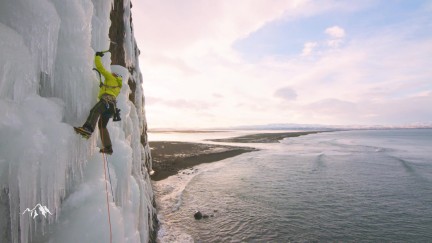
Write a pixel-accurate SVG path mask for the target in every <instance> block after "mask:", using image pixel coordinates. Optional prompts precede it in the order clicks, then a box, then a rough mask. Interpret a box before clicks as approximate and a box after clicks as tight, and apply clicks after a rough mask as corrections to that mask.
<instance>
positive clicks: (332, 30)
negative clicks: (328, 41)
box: [325, 26, 345, 39]
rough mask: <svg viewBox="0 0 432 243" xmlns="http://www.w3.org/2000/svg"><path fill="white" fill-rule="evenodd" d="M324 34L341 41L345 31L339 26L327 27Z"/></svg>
mask: <svg viewBox="0 0 432 243" xmlns="http://www.w3.org/2000/svg"><path fill="white" fill-rule="evenodd" d="M325 33H326V34H327V35H329V36H330V37H331V38H333V39H341V38H344V37H345V30H344V29H342V28H341V27H339V26H333V27H329V28H327V29H326V30H325Z"/></svg>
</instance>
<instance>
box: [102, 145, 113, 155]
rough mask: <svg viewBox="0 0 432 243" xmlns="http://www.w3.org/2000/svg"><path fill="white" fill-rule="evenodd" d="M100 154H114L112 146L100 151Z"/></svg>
mask: <svg viewBox="0 0 432 243" xmlns="http://www.w3.org/2000/svg"><path fill="white" fill-rule="evenodd" d="M99 153H104V154H109V155H111V154H112V153H113V150H112V146H108V147H105V148H102V149H100V150H99Z"/></svg>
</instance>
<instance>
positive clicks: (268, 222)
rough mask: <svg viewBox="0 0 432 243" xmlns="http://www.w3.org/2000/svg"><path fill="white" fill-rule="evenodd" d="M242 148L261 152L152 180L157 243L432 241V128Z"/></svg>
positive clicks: (190, 136) (359, 132)
mask: <svg viewBox="0 0 432 243" xmlns="http://www.w3.org/2000/svg"><path fill="white" fill-rule="evenodd" d="M222 135H223V136H226V135H229V134H216V133H215V134H211V133H208V134H205V136H207V137H206V138H212V136H213V137H218V138H219V137H221V136H222ZM193 136H195V138H193ZM203 137H204V136H203V134H195V135H194V134H187V135H185V136H184V138H185V139H184V140H186V141H193V140H201V139H203ZM224 144H225V143H224ZM235 145H239V144H237V143H236V144H235ZM242 145H247V146H253V147H257V148H259V149H261V150H260V151H257V152H251V153H246V154H242V155H240V156H237V157H233V158H229V159H225V160H223V161H219V162H215V163H211V164H203V165H199V166H197V167H196V168H195V169H191V170H187V171H185V172H183V173H181V174H180V175H176V176H172V177H170V178H167V179H165V180H163V181H159V182H155V183H154V187H155V191H156V196H157V198H158V204H159V207H160V208H159V215H158V217H159V219H160V221H161V228H160V230H159V234H158V240H159V241H160V242H432V129H405V130H354V131H340V132H324V133H318V134H311V135H306V136H301V137H296V138H286V139H284V140H282V141H280V143H274V144H242ZM196 210H199V211H201V212H202V213H204V214H207V215H209V218H206V219H202V220H195V219H194V217H193V215H194V212H195V211H196Z"/></svg>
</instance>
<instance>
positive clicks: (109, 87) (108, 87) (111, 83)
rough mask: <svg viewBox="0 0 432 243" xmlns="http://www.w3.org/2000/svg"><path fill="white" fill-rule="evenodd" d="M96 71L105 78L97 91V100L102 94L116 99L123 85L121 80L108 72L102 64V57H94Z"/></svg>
mask: <svg viewBox="0 0 432 243" xmlns="http://www.w3.org/2000/svg"><path fill="white" fill-rule="evenodd" d="M95 65H96V69H97V70H98V71H99V72H100V73H101V74H102V75H103V76H104V77H105V82H104V83H103V85H102V87H101V88H100V90H99V95H98V98H99V99H100V98H101V97H102V95H103V94H109V95H112V96H114V97H117V96H118V95H119V93H120V89H121V87H122V85H123V79H122V78H121V77H115V76H114V75H112V73H110V72H108V71H107V70H106V69H105V68H104V66H103V64H102V57H100V56H95Z"/></svg>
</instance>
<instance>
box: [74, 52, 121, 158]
mask: <svg viewBox="0 0 432 243" xmlns="http://www.w3.org/2000/svg"><path fill="white" fill-rule="evenodd" d="M103 56H104V52H96V55H95V60H94V61H95V66H96V71H98V72H99V75H101V74H102V75H103V76H104V77H105V81H104V82H102V80H100V85H99V86H100V90H99V94H98V99H99V101H98V102H97V103H96V105H95V106H94V107H93V108H92V109H91V110H90V114H89V116H88V117H87V121H86V122H85V123H84V125H83V126H82V127H75V128H74V129H75V131H76V132H78V133H79V134H81V135H82V136H83V137H85V138H89V137H90V136H91V134H92V133H93V131H94V129H95V127H96V122H98V126H99V132H100V135H101V140H102V145H103V148H102V149H101V150H100V152H101V153H106V154H112V153H113V149H112V144H111V139H110V136H109V133H108V129H107V124H108V121H109V119H110V118H111V117H112V116H113V115H114V121H118V120H120V114H119V111H120V110H119V109H117V107H116V103H117V101H116V97H117V96H118V95H119V93H120V89H121V87H122V83H123V81H122V77H121V76H120V75H119V74H116V73H111V72H109V71H107V70H106V69H105V68H104V66H103V64H102V57H103ZM100 78H101V77H100Z"/></svg>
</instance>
